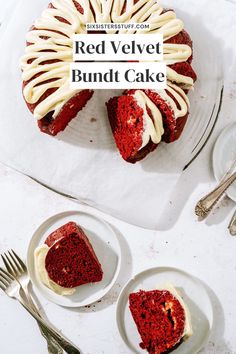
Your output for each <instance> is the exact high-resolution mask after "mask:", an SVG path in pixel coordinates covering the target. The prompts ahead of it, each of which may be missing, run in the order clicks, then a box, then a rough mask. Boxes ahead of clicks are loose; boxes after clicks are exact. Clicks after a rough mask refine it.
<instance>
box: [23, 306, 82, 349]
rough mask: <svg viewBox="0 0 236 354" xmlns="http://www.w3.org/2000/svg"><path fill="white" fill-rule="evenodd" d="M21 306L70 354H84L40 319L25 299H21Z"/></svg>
mask: <svg viewBox="0 0 236 354" xmlns="http://www.w3.org/2000/svg"><path fill="white" fill-rule="evenodd" d="M19 301H20V303H21V305H22V306H23V307H24V308H25V309H26V310H27V311H28V312H29V313H30V314H31V316H33V317H34V319H35V320H36V321H37V322H39V323H40V324H41V325H42V326H44V329H45V330H46V331H47V332H48V334H49V335H50V336H51V337H53V338H54V339H55V340H56V341H57V343H58V344H59V345H60V346H61V347H62V348H63V349H64V350H65V352H66V353H68V354H82V353H81V352H80V351H79V349H78V348H76V347H75V346H74V344H72V343H71V342H70V341H68V340H67V339H66V338H65V337H64V336H63V335H61V334H59V333H58V332H57V331H56V330H55V329H53V328H52V327H51V326H50V325H49V324H48V323H47V322H46V321H45V320H44V319H42V318H41V317H39V316H38V315H37V313H35V312H34V311H33V310H32V309H31V308H30V307H29V306H28V305H27V304H26V302H25V301H24V300H23V299H19Z"/></svg>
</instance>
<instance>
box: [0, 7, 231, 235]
mask: <svg viewBox="0 0 236 354" xmlns="http://www.w3.org/2000/svg"><path fill="white" fill-rule="evenodd" d="M47 3H48V1H47V0H34V1H29V0H19V1H18V2H17V5H16V6H15V7H14V8H12V9H11V11H9V14H8V16H9V18H8V20H7V24H5V25H4V23H3V26H2V27H1V28H0V45H1V55H0V112H1V118H0V161H1V162H2V163H5V164H7V165H9V166H11V167H13V168H16V169H17V170H19V171H21V172H23V173H25V174H27V175H30V176H32V177H33V178H35V179H37V180H38V181H40V182H42V183H44V184H45V185H47V186H49V187H51V188H53V189H55V190H58V191H60V192H62V193H65V194H68V195H71V196H73V197H75V198H77V199H78V200H79V201H80V202H82V203H87V204H89V205H92V206H94V207H96V208H98V209H100V210H102V211H105V212H107V213H109V214H111V215H113V216H115V217H118V218H121V219H123V220H125V221H127V222H130V223H134V224H136V225H139V226H142V227H146V228H149V229H158V225H159V223H160V221H161V220H162V218H163V216H164V214H165V213H168V207H169V204H170V201H171V194H172V192H173V190H174V187H175V185H176V184H177V181H178V178H179V177H180V175H181V172H182V170H183V167H184V166H185V165H186V163H188V162H189V160H190V159H191V158H192V157H193V156H194V153H193V152H192V148H193V147H194V146H195V143H196V142H197V141H198V140H199V136H200V135H199V134H202V130H203V129H205V128H204V124H203V123H202V122H204V119H205V117H207V115H208V114H209V112H208V110H210V109H211V107H212V101H214V102H215V101H216V100H217V99H219V97H218V96H219V85H220V82H221V73H220V72H219V73H218V72H217V68H218V66H217V68H215V69H214V63H215V62H214V56H215V61H216V62H217V61H218V62H219V61H220V60H221V59H220V58H222V60H223V63H224V69H225V74H226V86H227V87H229V86H230V85H231V82H232V75H230V71H231V70H232V69H233V63H234V59H235V51H236V49H235V38H236V23H235V20H234V19H235V18H236V6H235V5H234V4H232V3H231V2H230V1H226V0H217V1H207V0H203V1H198V2H196V1H194V0H191V1H190V0H185V1H184V0H181V1H177V0H176V1H168V2H167V1H164V4H165V3H167V4H168V5H169V6H171V8H174V7H175V5H176V8H177V9H179V11H178V12H177V13H178V14H179V17H180V18H183V20H184V21H185V23H186V28H187V29H188V31H189V32H190V33H191V35H192V36H193V39H194V44H195V61H194V63H193V66H194V68H195V69H196V71H197V72H198V75H199V81H198V83H197V85H196V89H195V92H194V93H191V104H192V107H191V112H192V115H190V117H189V122H188V125H187V128H186V129H185V131H184V134H183V136H182V137H181V139H180V140H179V141H178V142H176V143H174V144H170V145H167V144H161V145H160V146H159V147H158V148H157V150H156V151H155V152H153V153H152V154H150V155H149V156H148V157H147V158H146V159H145V160H144V161H142V162H140V163H137V164H136V165H131V164H128V163H126V162H125V161H123V160H122V158H121V157H120V155H119V153H118V151H117V149H116V147H115V144H114V141H113V137H112V134H111V130H110V127H109V123H108V119H107V115H106V107H105V102H106V101H107V100H108V99H109V97H112V96H113V95H116V94H117V91H115V90H114V91H109V92H108V91H97V92H96V93H95V94H94V96H93V98H92V99H91V100H90V101H89V102H88V104H87V106H86V107H85V109H83V111H82V112H80V113H79V114H78V117H77V118H76V119H74V120H73V121H72V122H71V123H70V125H69V127H67V128H66V130H65V131H64V132H62V133H60V134H59V135H58V136H57V137H56V138H53V137H50V136H48V135H46V134H43V133H41V132H40V131H39V129H38V128H37V123H36V122H35V120H34V118H33V116H32V115H31V113H30V112H29V111H28V109H27V107H26V104H25V102H24V100H23V97H22V93H21V73H20V69H19V57H20V56H21V55H22V54H23V52H24V46H25V34H26V31H27V29H28V28H29V27H30V26H31V25H32V23H33V21H34V19H35V18H37V17H38V16H39V15H40V13H41V11H42V10H43V9H44V8H45V6H46V4H47ZM229 12H230V13H231V16H230V17H229V16H228V14H229ZM232 12H234V13H235V15H234V16H233V15H232ZM207 39H208V42H207ZM207 43H208V44H207ZM208 46H210V47H208ZM214 46H217V48H218V51H216V50H215V49H214V50H215V51H213V49H212V48H213V47H214ZM211 55H212V56H211ZM212 58H213V59H212ZM211 68H212V70H211ZM214 70H215V71H214ZM234 75H235V71H234ZM204 80H206V83H207V84H205V81H204ZM232 85H233V83H232ZM231 109H232V107H231V106H228V105H227V106H226V105H224V104H223V107H222V111H221V114H220V118H219V121H220V124H222V125H226V124H227V123H228V122H229V121H228V120H224V119H225V117H227V115H228V112H229V111H230V110H231ZM198 117H200V118H199V120H198ZM223 120H224V121H223ZM45 202H46V201H45Z"/></svg>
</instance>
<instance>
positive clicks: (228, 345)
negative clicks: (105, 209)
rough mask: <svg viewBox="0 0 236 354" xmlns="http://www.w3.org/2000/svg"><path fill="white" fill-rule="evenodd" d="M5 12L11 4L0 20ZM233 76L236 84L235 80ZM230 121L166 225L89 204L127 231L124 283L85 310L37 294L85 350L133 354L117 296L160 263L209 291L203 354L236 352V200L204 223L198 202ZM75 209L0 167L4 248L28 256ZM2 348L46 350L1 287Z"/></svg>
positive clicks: (24, 352)
mask: <svg viewBox="0 0 236 354" xmlns="http://www.w3.org/2000/svg"><path fill="white" fill-rule="evenodd" d="M9 3H10V1H9V2H8V4H9ZM2 5H4V3H3V4H1V6H2ZM3 14H4V8H2V9H1V12H0V21H1V20H2V19H3V18H4V17H3ZM233 81H234V83H236V80H234V79H233V78H232V83H233ZM225 100H226V101H225V102H226V103H225V104H232V105H235V104H236V86H235V90H232V89H231V90H228V91H227V89H226V93H225ZM228 121H229V122H230V121H232V116H231V117H229V116H227V117H221V119H220V122H219V124H218V125H217V127H216V129H215V132H214V134H213V136H212V137H211V140H210V142H209V144H208V145H207V147H206V148H205V150H204V151H203V152H202V154H201V155H200V156H199V158H198V159H197V161H195V162H194V164H193V165H192V166H191V167H190V168H189V169H188V170H187V171H186V172H185V173H184V174H183V175H182V177H181V179H180V181H179V182H178V184H177V187H176V193H175V195H174V196H173V199H172V200H170V214H169V218H166V221H165V224H164V225H163V227H162V230H159V231H147V230H144V229H141V228H137V227H135V226H132V225H128V224H126V223H123V222H121V221H119V220H116V219H114V218H112V217H109V216H107V215H104V214H102V213H99V212H97V211H95V210H93V209H92V208H89V207H87V210H88V211H91V212H94V213H96V214H97V215H99V216H102V217H104V218H105V219H106V220H108V221H109V222H111V223H112V224H113V225H114V226H115V227H116V228H117V229H118V230H119V232H120V238H121V240H122V248H123V265H122V269H121V274H120V276H119V279H118V281H117V283H116V284H115V286H114V287H113V289H112V290H111V291H110V292H109V294H108V295H107V296H105V298H103V299H102V301H101V302H100V303H97V304H95V305H92V306H91V307H90V308H83V309H73V310H70V309H65V308H62V307H59V306H57V305H55V304H52V303H50V302H48V301H47V300H46V299H44V298H43V297H42V296H41V295H40V294H39V293H37V295H38V298H39V300H40V303H41V305H42V307H43V309H44V310H45V312H46V313H47V316H48V318H49V320H50V321H51V322H52V323H53V324H54V325H55V326H56V327H57V328H58V329H59V330H61V331H62V332H63V333H64V334H65V335H66V336H68V337H69V338H70V339H71V340H72V341H73V342H74V343H75V344H77V345H78V346H79V347H80V348H81V349H82V350H83V354H129V351H128V349H127V348H126V347H125V345H124V344H123V342H122V340H121V338H120V336H119V333H118V330H117V328H116V321H115V308H116V300H117V297H118V295H119V292H120V290H121V288H122V286H123V285H124V283H125V282H126V281H127V280H128V279H129V278H130V277H131V275H134V274H136V273H137V272H139V271H142V270H144V269H146V268H149V267H153V266H159V265H168V266H174V267H179V268H182V269H183V270H186V271H188V272H190V273H192V274H193V275H195V276H197V277H199V278H200V279H202V280H203V281H204V282H205V283H206V284H207V285H208V287H209V288H210V290H209V291H210V295H211V299H212V301H213V304H214V315H215V322H214V328H213V331H212V335H211V338H210V341H209V343H208V345H207V346H206V348H204V349H203V350H202V351H201V354H236V335H235V330H236V306H235V298H236V281H235V279H236V239H235V238H232V237H231V236H230V235H229V233H228V231H227V225H228V223H229V221H230V218H231V216H232V213H233V209H234V207H235V204H234V203H233V202H232V201H230V200H229V199H227V198H225V199H224V200H223V201H222V202H221V204H220V208H217V209H216V210H215V212H214V213H213V215H212V216H211V217H209V218H208V219H207V221H204V222H201V223H200V222H198V220H197V218H196V217H195V215H194V206H195V203H196V201H197V200H198V199H199V198H200V197H202V195H204V194H205V193H206V192H207V191H209V189H211V188H213V187H214V186H215V181H214V178H213V174H212V170H211V150H212V146H213V143H214V141H215V139H216V137H217V135H218V134H219V132H220V131H221V129H222V127H223V126H225V125H226V124H227V122H228ZM157 207H158V206H157ZM75 209H78V210H79V209H80V206H79V205H78V204H76V203H74V202H73V201H70V200H68V199H66V198H64V197H62V196H60V195H57V194H55V193H54V192H52V191H49V190H47V189H45V188H44V187H42V186H41V185H39V184H37V183H36V182H34V181H32V180H31V179H30V178H28V177H25V176H22V175H20V174H19V173H17V172H15V171H13V170H11V169H10V168H7V167H6V166H3V165H1V164H0V225H1V233H0V252H3V251H5V250H7V249H9V248H14V249H15V250H17V252H18V253H19V254H20V255H22V257H25V255H26V250H27V246H28V243H29V240H30V238H31V236H32V233H33V232H34V230H35V229H36V228H37V226H38V225H39V224H40V223H41V222H43V221H44V220H45V219H46V218H48V217H49V216H51V215H53V214H55V213H58V212H61V211H66V210H75ZM147 213H148V210H147ZM0 353H2V354H15V353H19V354H45V353H47V350H46V345H45V342H44V340H43V339H42V337H41V336H40V334H39V330H38V327H37V325H36V323H35V321H34V320H33V319H32V318H31V317H30V316H29V315H28V314H27V313H26V311H25V310H24V309H22V308H21V307H20V305H19V304H18V303H17V302H15V301H13V300H11V299H9V298H7V297H6V296H5V295H4V294H3V293H2V292H0ZM189 354H191V353H189Z"/></svg>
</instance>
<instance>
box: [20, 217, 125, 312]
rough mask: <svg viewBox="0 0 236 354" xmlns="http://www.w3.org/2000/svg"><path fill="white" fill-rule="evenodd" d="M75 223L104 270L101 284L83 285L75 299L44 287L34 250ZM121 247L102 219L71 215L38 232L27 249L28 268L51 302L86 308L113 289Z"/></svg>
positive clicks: (36, 283)
mask: <svg viewBox="0 0 236 354" xmlns="http://www.w3.org/2000/svg"><path fill="white" fill-rule="evenodd" d="M69 221H74V222H76V223H77V224H79V225H80V226H81V227H82V228H83V229H84V231H85V233H86V235H87V236H88V238H89V241H90V242H91V244H92V246H93V248H94V251H95V253H96V255H97V257H98V259H99V262H100V263H101V266H102V269H103V272H104V274H103V279H102V281H100V282H98V283H94V284H85V285H81V286H79V287H78V288H77V289H76V292H75V294H73V295H72V296H61V295H58V294H55V293H54V292H53V291H52V290H50V289H48V288H47V287H46V286H44V285H43V284H42V283H41V282H40V281H39V280H38V278H37V276H36V273H35V264H34V250H35V249H36V248H37V247H38V246H40V245H42V244H43V243H44V241H45V239H46V238H47V236H48V235H49V234H50V233H51V232H52V231H55V230H56V229H57V228H58V227H60V226H62V225H64V224H66V223H67V222H69ZM120 262H121V250H120V244H119V241H118V239H117V237H116V234H115V232H114V231H113V230H112V228H111V227H110V226H109V225H108V224H107V223H106V222H105V221H103V220H102V219H98V218H97V217H95V216H93V215H90V214H87V213H82V212H78V211H68V212H64V213H60V214H57V215H54V216H52V217H51V218H49V219H47V220H46V221H45V222H44V223H43V224H41V225H40V226H39V228H38V229H37V230H36V231H35V233H34V235H33V237H32V239H31V241H30V244H29V248H28V253H27V264H28V270H29V274H30V277H31V279H32V282H33V284H34V285H35V286H36V287H37V288H38V290H39V291H40V292H41V293H42V294H43V295H44V296H45V297H46V298H48V300H50V301H52V302H55V303H56V304H58V305H62V306H67V307H81V306H87V305H89V304H91V303H93V302H95V301H98V300H99V299H100V298H102V297H103V296H104V295H105V294H106V293H107V292H108V291H109V290H110V289H111V288H112V286H113V285H114V283H115V281H116V279H117V277H118V274H119V270H120Z"/></svg>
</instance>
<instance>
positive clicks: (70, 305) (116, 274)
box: [26, 210, 122, 308]
mask: <svg viewBox="0 0 236 354" xmlns="http://www.w3.org/2000/svg"><path fill="white" fill-rule="evenodd" d="M72 214H84V215H87V216H89V217H93V218H95V219H96V220H97V221H99V222H101V223H102V224H103V225H104V226H106V227H107V229H108V230H109V231H110V233H111V234H112V235H113V236H114V237H115V239H116V240H117V245H118V248H117V251H118V262H117V266H116V270H115V274H114V276H113V278H112V280H111V282H110V283H109V284H108V285H107V287H106V288H107V289H106V291H105V292H104V293H103V295H102V296H99V297H98V298H97V299H95V300H93V301H88V302H87V303H83V304H79V303H78V302H71V304H69V303H68V304H64V303H62V302H60V301H57V300H55V299H52V298H51V297H49V296H47V294H46V293H45V292H43V291H42V290H41V288H40V287H39V286H38V284H37V282H35V280H34V276H33V277H32V274H33V273H34V272H33V271H32V267H31V266H30V262H29V259H30V257H31V255H30V249H31V248H32V247H31V245H32V243H33V240H34V237H35V235H37V233H38V231H39V230H40V228H41V227H43V225H44V224H46V223H50V222H51V221H52V220H53V219H54V218H55V217H56V218H60V217H63V216H69V215H72ZM34 249H35V248H34ZM121 256H122V254H121V246H120V242H119V239H118V237H117V234H116V232H115V231H114V230H113V228H112V227H111V225H110V224H109V223H108V222H107V221H106V220H104V219H103V218H100V217H98V216H96V215H95V214H93V213H90V212H87V211H80V210H66V211H62V212H59V213H55V214H53V215H51V216H50V217H48V218H46V219H44V221H42V222H41V223H40V225H39V226H38V227H37V228H35V230H34V231H33V233H32V236H31V239H30V241H29V243H28V248H27V254H26V265H27V269H28V274H29V277H30V280H31V283H32V284H33V286H35V288H36V289H37V290H38V291H39V292H40V294H41V295H42V296H43V298H44V299H46V300H48V301H50V302H51V303H54V304H56V305H59V306H63V307H67V308H81V307H85V306H89V305H91V304H93V303H95V302H97V301H99V300H100V299H102V298H103V297H104V296H105V295H106V294H107V293H108V292H109V291H110V290H111V289H112V287H113V286H114V284H115V282H116V281H117V278H118V276H119V274H120V269H121V261H122V257H121ZM42 286H44V287H46V286H45V285H43V284H42ZM46 288H47V287H46ZM49 290H50V289H49ZM61 297H63V296H62V295H61Z"/></svg>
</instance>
